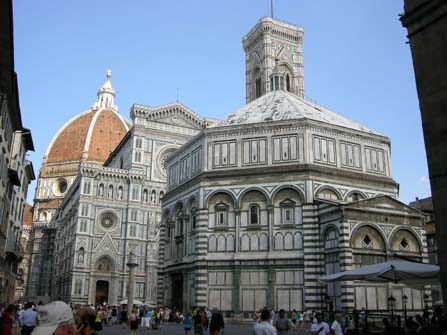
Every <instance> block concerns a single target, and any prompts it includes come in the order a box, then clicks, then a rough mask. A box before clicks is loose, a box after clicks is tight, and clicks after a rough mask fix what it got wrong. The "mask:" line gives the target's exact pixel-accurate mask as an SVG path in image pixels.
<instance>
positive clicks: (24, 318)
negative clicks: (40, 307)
mask: <svg viewBox="0 0 447 335" xmlns="http://www.w3.org/2000/svg"><path fill="white" fill-rule="evenodd" d="M19 322H20V324H21V325H22V331H21V335H29V334H31V333H32V332H33V329H34V327H35V326H36V322H37V312H36V311H34V310H33V304H32V303H30V302H27V303H26V304H25V311H24V312H23V313H21V314H20V316H19Z"/></svg>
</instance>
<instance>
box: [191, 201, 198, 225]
mask: <svg viewBox="0 0 447 335" xmlns="http://www.w3.org/2000/svg"><path fill="white" fill-rule="evenodd" d="M196 210H197V209H196V208H195V207H194V208H192V209H191V230H194V229H196V225H197V217H196Z"/></svg>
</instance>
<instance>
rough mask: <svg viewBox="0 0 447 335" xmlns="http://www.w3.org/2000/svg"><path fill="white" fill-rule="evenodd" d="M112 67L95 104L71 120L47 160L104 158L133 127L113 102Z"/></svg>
mask: <svg viewBox="0 0 447 335" xmlns="http://www.w3.org/2000/svg"><path fill="white" fill-rule="evenodd" d="M110 76H111V72H110V70H109V71H107V78H106V81H105V83H104V84H103V85H102V87H101V88H100V89H99V91H98V101H97V102H96V103H95V104H94V106H93V108H92V109H90V110H88V111H85V112H83V113H81V114H79V115H77V116H75V117H74V118H72V119H71V120H70V121H68V122H67V123H66V124H65V125H64V126H63V127H62V128H61V129H60V130H59V131H58V132H57V134H56V135H55V136H54V138H53V140H52V141H51V143H50V145H49V146H48V149H47V152H46V155H45V163H46V164H49V163H63V162H76V161H81V160H82V161H96V162H104V161H106V160H107V158H108V157H109V154H110V153H111V152H112V151H113V150H114V149H115V148H116V146H117V145H118V144H119V143H120V142H121V140H122V139H123V137H124V136H125V135H126V133H127V132H128V131H129V129H130V124H129V123H128V122H127V121H126V120H125V119H124V118H123V117H122V116H121V115H119V114H118V111H117V108H116V106H115V105H114V103H113V102H114V101H113V100H114V97H115V91H114V90H113V88H112V85H111V83H110Z"/></svg>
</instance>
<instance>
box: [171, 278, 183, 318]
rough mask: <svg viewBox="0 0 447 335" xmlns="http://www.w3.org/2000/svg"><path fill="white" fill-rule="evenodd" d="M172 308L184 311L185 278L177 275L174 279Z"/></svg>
mask: <svg viewBox="0 0 447 335" xmlns="http://www.w3.org/2000/svg"><path fill="white" fill-rule="evenodd" d="M172 283H173V287H172V306H173V307H176V306H177V309H178V310H180V311H182V310H183V277H182V275H177V276H175V277H173V278H172Z"/></svg>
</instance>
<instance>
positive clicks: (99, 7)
mask: <svg viewBox="0 0 447 335" xmlns="http://www.w3.org/2000/svg"><path fill="white" fill-rule="evenodd" d="M401 12H403V1H401V0H396V1H390V0H373V1H372V0H369V1H366V0H339V1H333V0H275V1H274V16H275V18H278V19H280V20H283V21H286V22H289V23H293V24H297V25H300V26H302V27H303V28H304V45H303V57H304V84H305V94H306V95H307V96H308V97H310V98H311V99H312V100H314V101H316V102H317V103H318V104H320V105H322V106H324V107H327V108H329V109H331V110H333V111H334V112H337V113H339V114H341V115H344V116H346V117H348V118H351V119H353V120H355V121H357V122H360V123H362V124H364V125H366V126H368V127H369V128H372V129H374V130H376V131H378V132H381V133H383V134H385V135H387V136H389V137H390V138H391V141H392V176H393V178H394V179H395V180H396V181H397V182H398V183H400V199H401V200H402V201H404V202H409V201H411V200H413V199H414V198H415V197H416V196H418V197H425V196H429V195H430V185H429V180H428V173H427V163H426V156H425V148H424V142H423V136H422V129H421V119H420V113H419V107H418V100H417V92H416V87H415V81H414V72H413V66H412V60H411V53H410V48H409V46H408V45H407V44H406V41H407V38H406V31H405V29H404V28H403V27H402V26H401V24H400V22H399V17H398V14H399V13H401ZM267 15H270V1H269V0H188V1H186V0H176V1H174V0H163V1H154V0H132V1H128V2H123V1H118V0H108V1H103V0H95V1H91V0H77V1H74V0H73V1H69V0H66V1H54V0H53V1H50V0H40V1H28V0H15V1H14V33H15V62H16V63H15V66H16V72H17V74H18V78H19V90H20V105H21V111H22V118H23V121H24V125H25V126H26V127H29V128H31V130H32V133H33V139H34V144H35V147H36V152H35V153H31V154H30V156H29V157H30V159H31V160H32V161H33V164H34V168H35V170H36V174H37V173H38V170H39V168H40V164H41V160H42V157H43V155H44V153H45V150H46V147H47V146H48V144H49V143H50V141H51V139H52V137H53V136H54V134H55V133H56V131H57V130H58V129H59V128H60V127H61V126H62V125H63V124H64V123H65V122H66V121H68V120H69V119H70V118H72V117H73V116H75V115H76V114H78V113H80V112H82V111H85V110H87V109H89V108H90V107H91V106H92V104H93V102H94V101H95V100H96V92H97V90H98V88H99V86H100V85H101V84H102V83H103V82H104V79H105V72H106V70H107V69H108V68H110V69H112V84H113V86H114V88H115V90H116V93H117V97H116V100H115V103H116V104H117V105H118V107H119V110H120V113H121V114H122V115H124V116H125V117H126V118H127V119H129V108H130V106H131V105H132V104H133V103H140V104H146V105H151V106H154V105H160V104H166V103H169V102H173V101H175V100H176V97H177V89H178V90H179V98H180V99H179V100H180V101H181V102H182V103H184V104H185V105H186V106H188V107H189V108H191V109H192V110H193V111H195V112H196V113H198V114H200V115H202V116H208V117H216V118H221V117H223V116H225V115H227V114H229V113H230V112H232V111H234V110H235V109H237V108H239V107H241V106H243V105H244V104H245V60H244V52H243V49H242V42H241V39H242V36H243V35H244V34H246V33H247V32H248V31H249V30H250V29H251V27H253V26H254V25H255V24H256V22H257V21H258V20H259V18H261V17H262V16H267ZM34 188H35V184H33V185H32V186H31V188H30V192H29V193H30V194H29V195H28V199H29V201H31V199H32V197H33V195H34Z"/></svg>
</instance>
